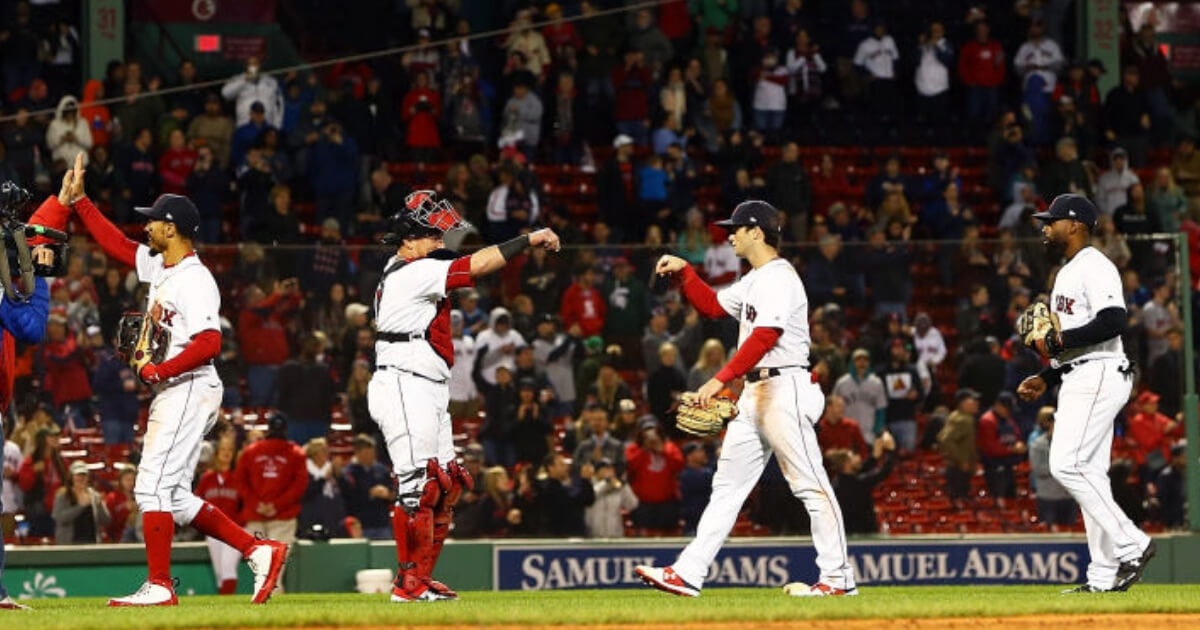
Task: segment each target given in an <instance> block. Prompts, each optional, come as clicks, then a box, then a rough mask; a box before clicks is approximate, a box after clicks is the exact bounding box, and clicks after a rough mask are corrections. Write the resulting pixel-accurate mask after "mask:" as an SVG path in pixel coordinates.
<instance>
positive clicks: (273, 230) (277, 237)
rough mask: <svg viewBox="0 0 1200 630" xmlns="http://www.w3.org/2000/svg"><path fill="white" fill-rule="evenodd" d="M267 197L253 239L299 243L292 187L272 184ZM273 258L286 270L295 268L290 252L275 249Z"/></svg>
mask: <svg viewBox="0 0 1200 630" xmlns="http://www.w3.org/2000/svg"><path fill="white" fill-rule="evenodd" d="M252 154H253V152H252ZM269 199H270V210H269V211H268V212H266V214H265V215H264V216H262V217H259V219H258V222H257V223H258V230H257V232H258V233H257V234H255V239H256V240H258V241H259V242H262V243H266V244H270V245H297V244H299V243H301V242H302V240H303V239H302V237H301V236H300V219H298V218H296V215H295V214H292V189H291V188H288V187H287V186H274V187H272V188H271V193H270V198H269ZM243 212H244V211H243ZM244 219H245V217H243V220H244ZM274 258H275V260H277V261H278V262H279V263H280V265H281V266H282V267H283V268H284V269H285V270H286V271H288V272H290V271H292V270H293V269H295V268H296V265H295V257H294V256H293V255H292V254H291V252H287V251H277V252H275V255H274Z"/></svg>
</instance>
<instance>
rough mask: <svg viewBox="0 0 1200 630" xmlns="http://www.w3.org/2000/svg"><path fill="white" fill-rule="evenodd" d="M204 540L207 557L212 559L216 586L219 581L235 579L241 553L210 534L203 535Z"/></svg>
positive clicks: (218, 585)
mask: <svg viewBox="0 0 1200 630" xmlns="http://www.w3.org/2000/svg"><path fill="white" fill-rule="evenodd" d="M204 542H205V543H207V544H208V557H209V558H210V559H211V560H212V566H213V575H215V576H216V578H217V588H220V587H221V583H222V582H224V581H226V580H236V579H237V577H238V564H239V563H240V562H241V561H242V553H241V552H240V551H238V550H237V549H234V548H233V547H230V546H229V545H226V544H225V543H223V542H221V541H219V540H217V539H216V538H213V537H212V536H207V537H205V539H204Z"/></svg>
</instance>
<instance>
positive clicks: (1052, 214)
mask: <svg viewBox="0 0 1200 630" xmlns="http://www.w3.org/2000/svg"><path fill="white" fill-rule="evenodd" d="M1033 218H1035V219H1039V220H1041V221H1045V222H1046V223H1051V222H1054V221H1060V220H1062V219H1070V220H1072V221H1078V222H1080V223H1082V224H1084V225H1086V226H1088V229H1092V228H1094V227H1096V206H1095V205H1093V204H1092V202H1091V201H1089V200H1088V198H1087V197H1084V196H1083V195H1074V194H1069V193H1068V194H1065V195H1059V196H1057V197H1055V198H1054V201H1052V202H1051V203H1050V207H1049V208H1047V209H1046V211H1045V212H1037V213H1034V215H1033Z"/></svg>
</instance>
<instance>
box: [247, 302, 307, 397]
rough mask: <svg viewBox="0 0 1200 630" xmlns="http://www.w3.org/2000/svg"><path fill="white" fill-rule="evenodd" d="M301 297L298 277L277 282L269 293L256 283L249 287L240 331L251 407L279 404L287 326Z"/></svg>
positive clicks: (285, 358)
mask: <svg viewBox="0 0 1200 630" xmlns="http://www.w3.org/2000/svg"><path fill="white" fill-rule="evenodd" d="M300 300H301V295H300V291H299V285H298V284H297V282H296V280H295V278H290V279H286V280H283V281H276V282H275V288H274V290H273V291H272V292H271V295H269V296H268V295H266V293H265V292H264V291H263V290H262V289H261V288H259V287H258V286H257V285H252V286H251V287H250V288H249V289H247V290H246V297H245V303H244V304H245V306H244V307H243V308H242V311H241V313H239V314H238V325H237V331H238V343H239V344H240V345H241V347H242V353H243V359H244V360H245V362H246V386H247V391H248V396H247V401H246V402H247V404H248V405H249V406H251V407H274V406H276V404H277V400H278V394H279V391H278V387H279V385H278V379H279V366H281V365H283V362H284V361H286V360H287V359H288V356H289V355H290V350H289V349H288V340H287V331H286V329H285V326H286V325H287V322H288V321H289V320H290V319H291V317H292V315H293V314H294V313H295V312H296V310H297V309H298V308H299V305H300Z"/></svg>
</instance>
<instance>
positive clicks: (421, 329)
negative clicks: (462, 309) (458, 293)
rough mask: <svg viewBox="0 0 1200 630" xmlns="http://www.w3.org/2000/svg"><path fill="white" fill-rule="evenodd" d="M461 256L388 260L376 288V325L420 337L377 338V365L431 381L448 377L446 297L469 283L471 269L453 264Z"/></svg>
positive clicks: (451, 348) (450, 346)
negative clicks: (385, 339) (406, 260)
mask: <svg viewBox="0 0 1200 630" xmlns="http://www.w3.org/2000/svg"><path fill="white" fill-rule="evenodd" d="M460 260H466V259H460V258H442V257H439V256H433V257H426V258H420V259H417V260H414V261H411V262H404V261H403V260H401V259H399V258H396V257H393V258H390V259H388V263H387V265H386V266H385V268H384V276H383V279H381V280H380V281H379V288H378V289H376V290H375V328H376V329H377V330H378V331H379V332H381V333H385V332H386V333H407V334H418V335H420V336H422V337H423V338H422V339H414V340H411V341H401V342H391V341H383V340H382V339H381V340H379V341H377V342H375V364H376V365H378V366H379V367H392V368H397V369H401V370H406V371H408V372H413V373H416V374H419V375H421V376H424V377H426V378H429V379H432V380H435V381H445V380H447V379H449V378H450V364H451V363H452V362H453V361H454V344H453V341H452V340H451V338H450V300H449V299H447V295H448V294H449V293H450V291H453V290H454V289H457V288H460V287H465V286H470V284H471V279H470V278H471V273H470V269H469V267H468V268H467V269H465V270H464V269H461V268H455V269H451V267H452V266H455V265H458V267H462V265H461V264H460V263H459V261H460Z"/></svg>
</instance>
